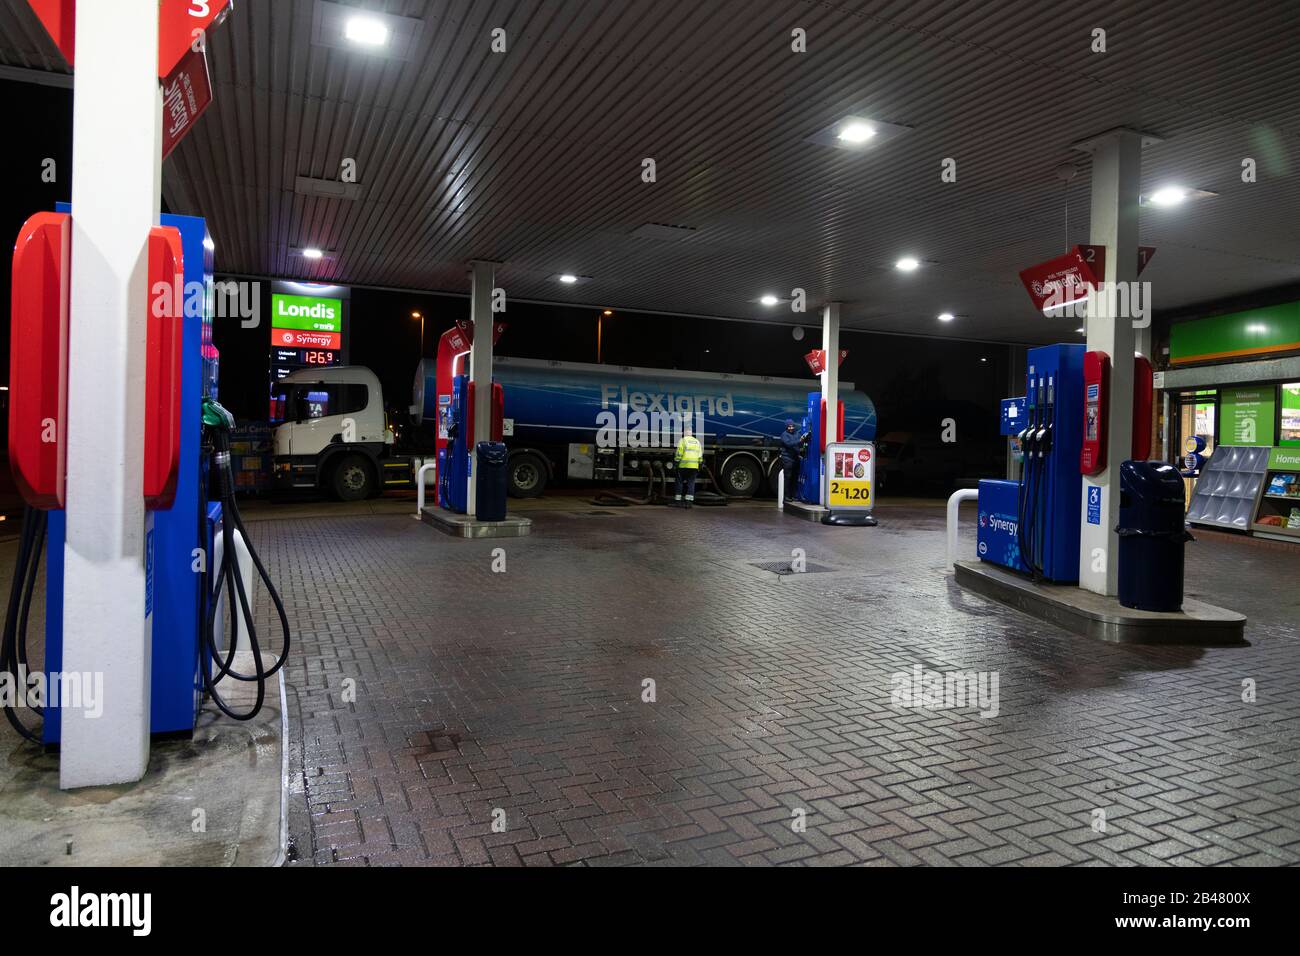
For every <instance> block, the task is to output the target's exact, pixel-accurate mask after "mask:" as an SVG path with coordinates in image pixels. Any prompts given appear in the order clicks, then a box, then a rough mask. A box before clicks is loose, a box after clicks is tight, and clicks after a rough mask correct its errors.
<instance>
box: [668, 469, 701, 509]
mask: <svg viewBox="0 0 1300 956" xmlns="http://www.w3.org/2000/svg"><path fill="white" fill-rule="evenodd" d="M696 474H697V471H696V469H694V468H678V469H677V474H676V475H675V476H674V477H673V494H674V495H675V496H676V498H677V500H679V501H680V500H681V497H682V485H683V484H685V485H686V500H687V501H694V500H695V475H696Z"/></svg>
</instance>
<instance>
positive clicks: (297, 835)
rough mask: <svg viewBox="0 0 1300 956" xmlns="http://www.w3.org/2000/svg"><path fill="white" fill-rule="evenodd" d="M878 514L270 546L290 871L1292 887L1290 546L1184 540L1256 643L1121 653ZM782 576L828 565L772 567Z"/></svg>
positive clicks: (924, 512)
mask: <svg viewBox="0 0 1300 956" xmlns="http://www.w3.org/2000/svg"><path fill="white" fill-rule="evenodd" d="M577 507H590V506H586V505H579V506H577ZM879 514H880V517H881V519H882V520H881V525H880V527H878V528H875V529H870V530H861V529H844V528H827V527H823V526H820V525H815V524H809V523H807V522H800V521H794V520H792V519H789V518H784V517H782V516H781V515H780V514H779V513H778V512H777V511H776V510H775V509H774V508H772V507H770V505H769V506H764V507H758V506H757V505H751V506H748V507H733V508H727V509H704V508H697V509H695V510H693V511H691V512H681V511H675V510H671V509H663V508H654V509H635V508H633V509H627V510H620V511H617V512H615V513H613V514H609V515H605V516H600V515H597V516H581V515H576V514H574V513H572V512H569V511H564V510H554V509H542V510H537V511H532V512H530V515H531V517H533V519H534V521H535V524H534V529H533V534H532V536H531V537H528V538H522V539H517V540H510V541H504V542H502V541H490V540H488V541H463V540H456V539H451V538H448V537H446V536H443V535H440V534H438V533H436V532H435V531H433V530H432V529H430V528H428V527H427V526H425V525H423V524H421V523H419V522H417V521H414V520H412V518H410V517H409V516H407V515H391V516H389V515H374V516H365V517H317V518H307V519H300V520H267V521H258V522H256V523H252V524H250V530H251V532H252V534H253V537H254V539H255V541H256V545H257V547H258V549H259V551H260V552H261V554H262V555H263V557H264V558H265V559H266V561H267V564H268V567H269V569H270V570H271V572H272V574H273V576H274V577H275V579H276V580H277V581H278V582H280V585H281V588H282V590H283V593H284V597H285V603H286V605H287V607H288V609H289V613H290V617H291V619H292V620H293V621H294V622H295V624H296V640H297V646H296V648H295V651H294V654H293V656H292V660H291V663H290V665H289V675H288V683H289V706H290V713H291V737H292V745H293V750H292V753H293V759H294V764H295V765H294V766H293V767H292V768H291V770H292V771H293V773H294V775H295V778H296V781H297V783H298V784H300V786H299V787H298V789H299V790H300V792H301V793H302V794H303V795H304V797H305V804H306V807H305V812H299V813H298V814H296V815H295V819H296V821H297V822H296V824H295V825H294V827H293V831H294V832H293V840H294V844H295V846H294V853H295V854H296V856H297V858H298V860H299V861H300V862H301V863H309V862H315V863H317V864H326V865H333V864H348V865H375V866H378V865H394V864H406V865H429V864H433V865H489V864H496V865H520V864H523V865H540V866H547V865H560V864H586V865H591V866H604V865H620V864H647V863H649V864H684V865H700V864H723V865H731V864H745V865H760V866H761V865H768V864H785V863H802V864H816V865H841V864H855V863H867V864H873V865H895V864H897V865H916V864H938V865H950V864H957V865H963V866H979V865H988V864H1015V865H1066V864H1093V865H1096V864H1179V865H1186V864H1236V865H1278V864H1293V863H1296V862H1297V861H1300V744H1298V743H1297V741H1298V740H1300V734H1298V733H1297V730H1298V729H1300V727H1298V724H1300V701H1298V700H1297V697H1296V694H1295V688H1296V687H1297V686H1300V645H1298V644H1297V640H1296V632H1295V621H1296V619H1297V612H1298V611H1300V607H1298V604H1300V601H1298V599H1297V588H1296V582H1297V581H1300V554H1298V553H1297V552H1296V551H1295V550H1294V549H1287V548H1285V547H1270V546H1267V545H1261V544H1260V543H1256V542H1251V541H1247V540H1244V539H1233V538H1229V537H1226V536H1222V535H1210V534H1206V535H1201V536H1200V537H1201V540H1199V541H1197V542H1196V543H1194V544H1191V545H1189V546H1188V575H1187V581H1188V593H1189V594H1191V595H1194V596H1196V597H1198V598H1200V599H1202V600H1205V601H1208V602H1211V603H1215V604H1220V605H1223V606H1226V607H1232V608H1235V609H1238V610H1241V611H1243V612H1245V613H1247V614H1248V615H1249V617H1250V624H1249V626H1248V628H1247V634H1246V636H1247V639H1248V640H1249V642H1250V646H1248V647H1241V648H1210V649H1205V648H1188V647H1140V646H1117V645H1111V644H1107V643H1104V642H1100V641H1095V640H1089V639H1086V638H1079V637H1075V636H1073V635H1070V634H1067V633H1066V632H1064V631H1061V630H1059V629H1057V628H1054V627H1052V626H1050V625H1047V624H1043V623H1040V622H1038V621H1035V620H1033V619H1031V618H1028V617H1025V616H1023V615H1020V614H1017V613H1015V612H1012V611H1009V610H1005V609H1003V608H1002V607H1000V606H997V605H994V604H992V603H990V602H988V601H986V600H984V599H982V598H979V597H977V596H974V595H972V594H969V593H967V592H965V591H963V590H961V589H960V588H958V587H957V586H956V585H955V584H954V583H953V582H952V579H951V576H950V575H945V573H944V569H943V565H942V561H943V511H942V509H941V508H937V507H903V506H894V507H884V508H882V509H881V510H880V512H879ZM968 524H969V519H968ZM967 547H968V549H970V550H973V544H969V543H968V545H967ZM496 548H504V549H505V560H506V570H505V572H504V573H494V572H493V571H492V563H493V551H494V549H496ZM793 549H803V551H804V552H805V554H806V558H807V561H808V563H809V565H810V566H812V565H817V566H821V567H823V568H827V569H829V570H826V571H820V572H818V573H807V574H802V575H785V576H778V575H777V574H774V573H771V572H770V571H766V570H761V569H759V568H756V567H754V566H753V565H754V564H755V563H759V562H772V561H782V560H785V561H788V560H790V558H791V553H792V550H793ZM1224 569H1230V571H1229V572H1226V573H1225V571H1224ZM261 604H262V607H261V613H262V615H263V616H265V615H266V613H267V611H268V609H267V607H266V606H265V604H266V602H265V601H262V602H261ZM267 621H268V624H269V618H268V619H267ZM918 665H919V666H920V668H921V670H922V671H923V672H926V671H929V672H957V671H974V672H983V673H984V676H985V677H986V678H988V677H989V676H991V675H996V678H997V690H998V699H997V708H996V709H997V713H996V716H987V717H982V716H980V708H979V706H978V705H975V706H961V707H955V708H951V709H941V708H933V707H931V708H911V707H904V706H900V705H899V704H898V703H897V701H896V700H894V699H892V698H893V696H894V695H893V693H892V692H893V690H894V689H895V688H896V687H897V682H896V681H894V680H893V678H894V675H897V674H912V673H915V669H916V668H917V666H918ZM646 680H652V681H653V682H654V692H655V700H654V702H653V703H647V702H643V699H642V697H643V693H644V691H643V687H644V684H643V682H644V681H646ZM349 681H353V682H355V684H354V685H353V684H350V683H348V682H349ZM1246 681H1253V682H1254V687H1255V694H1256V699H1255V700H1254V701H1253V702H1247V701H1244V700H1243V686H1244V685H1243V682H1246ZM352 691H354V693H353V692H352ZM353 697H355V699H353ZM797 811H803V812H804V814H803V815H802V817H803V819H804V820H805V821H806V829H804V831H803V832H797V828H796V827H795V826H794V824H796V823H797V822H798V820H799V818H800V816H801V815H800V814H798V813H797ZM494 813H495V818H496V819H497V820H498V821H503V822H504V831H503V832H497V831H498V830H500V829H501V827H500V825H498V826H497V828H496V830H494ZM1102 814H1104V818H1103V816H1102Z"/></svg>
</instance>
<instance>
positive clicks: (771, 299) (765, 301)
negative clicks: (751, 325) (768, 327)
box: [758, 293, 781, 306]
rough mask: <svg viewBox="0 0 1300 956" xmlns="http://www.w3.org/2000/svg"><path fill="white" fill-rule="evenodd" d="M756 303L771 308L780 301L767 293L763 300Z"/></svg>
mask: <svg viewBox="0 0 1300 956" xmlns="http://www.w3.org/2000/svg"><path fill="white" fill-rule="evenodd" d="M758 301H759V302H761V303H763V304H764V305H766V306H773V305H776V304H777V303H778V302H780V301H781V300H780V299H778V298H777V297H776V296H774V295H772V294H770V293H769V294H768V295H765V296H763V298H761V299H759V300H758Z"/></svg>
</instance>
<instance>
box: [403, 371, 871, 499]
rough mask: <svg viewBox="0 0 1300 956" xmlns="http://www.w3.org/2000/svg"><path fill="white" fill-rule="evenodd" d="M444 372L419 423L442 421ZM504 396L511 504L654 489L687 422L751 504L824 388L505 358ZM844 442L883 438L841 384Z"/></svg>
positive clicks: (729, 486) (427, 386)
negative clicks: (577, 493)
mask: <svg viewBox="0 0 1300 956" xmlns="http://www.w3.org/2000/svg"><path fill="white" fill-rule="evenodd" d="M434 373H435V363H434V362H433V361H432V360H428V359H426V360H425V361H424V362H422V363H421V365H420V368H419V370H418V371H417V374H416V382H415V409H416V415H417V418H422V419H423V420H425V421H430V422H436V421H438V408H437V397H436V387H435V374H434ZM493 378H494V380H495V381H496V382H497V383H498V384H500V385H501V386H502V389H503V392H504V413H503V417H504V441H505V443H506V446H507V448H508V449H509V451H510V459H509V481H510V493H511V494H512V495H515V496H516V497H535V496H537V495H540V494H542V492H543V491H544V490H545V488H546V486H547V485H548V484H551V483H552V482H556V481H560V480H565V479H568V480H574V481H582V482H608V483H616V482H641V483H644V482H646V480H647V478H648V477H649V476H651V475H653V474H654V473H655V468H656V466H657V465H658V464H662V463H664V462H666V461H668V460H670V459H671V458H672V455H673V450H674V448H675V447H676V440H677V437H678V436H679V435H680V430H681V426H682V425H683V424H686V423H689V424H690V425H691V427H692V429H693V430H694V432H695V434H696V435H697V436H698V437H700V438H701V440H702V441H703V442H704V447H705V464H706V466H707V468H708V470H709V471H710V472H711V473H712V474H713V475H715V476H716V477H717V481H718V486H719V490H720V491H722V492H723V493H724V494H727V495H732V496H737V497H750V496H752V495H754V494H757V493H759V492H760V491H761V490H763V488H764V486H765V485H766V486H767V487H768V488H769V489H771V488H774V487H775V471H776V469H777V467H778V462H779V455H778V447H779V443H778V440H777V439H778V436H779V435H780V434H781V432H782V431H783V430H784V428H785V422H786V419H791V418H792V419H794V420H795V422H796V423H801V424H805V423H807V422H808V421H809V417H810V414H813V415H814V416H815V413H816V410H817V408H819V402H810V393H812V392H815V391H816V382H815V381H809V380H801V379H793V378H771V377H768V376H757V375H727V374H722V373H709V372H687V371H677V370H669V369H649V368H635V367H632V366H626V365H585V364H580V363H575V362H553V361H545V360H539V359H519V358H507V357H504V356H498V357H497V358H496V360H495V362H494V365H493ZM840 399H841V402H842V404H843V406H844V436H845V438H846V439H859V440H863V441H871V440H874V439H875V437H876V409H875V406H874V405H872V403H871V399H870V398H868V397H867V396H866V395H864V394H863V393H862V392H857V391H854V390H853V384H852V383H851V382H841V383H840Z"/></svg>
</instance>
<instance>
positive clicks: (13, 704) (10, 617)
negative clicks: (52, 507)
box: [0, 507, 49, 744]
mask: <svg viewBox="0 0 1300 956" xmlns="http://www.w3.org/2000/svg"><path fill="white" fill-rule="evenodd" d="M48 522H49V515H48V514H46V512H44V511H39V510H37V509H36V508H31V507H28V508H25V509H24V511H23V530H22V534H21V535H20V536H19V542H18V560H17V562H16V563H15V564H14V576H13V581H11V582H10V585H9V604H8V607H7V609H6V611H5V624H4V634H3V637H0V674H5V675H8V677H9V678H10V681H11V682H12V683H11V686H12V688H13V693H14V697H13V699H12V700H6V701H5V704H4V712H5V719H6V720H8V721H9V724H10V726H12V727H13V728H14V730H16V731H18V733H19V734H21V735H22V736H23V738H25V739H26V740H30V741H31V742H32V743H36V744H39V743H41V735H40V733H39V732H38V731H35V730H32V729H30V728H29V727H27V726H26V725H25V724H24V723H23V722H22V720H21V719H20V718H19V716H18V713H17V710H18V700H19V698H20V697H21V698H26V696H27V683H26V676H27V621H28V617H29V614H30V611H31V604H32V594H33V592H34V590H35V587H36V578H37V575H38V574H39V572H40V564H41V552H42V550H43V549H44V546H45V532H46V527H47V525H48ZM29 709H30V710H33V711H35V712H36V713H37V714H39V715H41V716H44V708H42V707H40V706H32V707H30V708H29Z"/></svg>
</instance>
